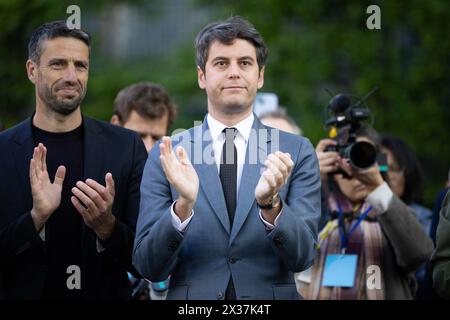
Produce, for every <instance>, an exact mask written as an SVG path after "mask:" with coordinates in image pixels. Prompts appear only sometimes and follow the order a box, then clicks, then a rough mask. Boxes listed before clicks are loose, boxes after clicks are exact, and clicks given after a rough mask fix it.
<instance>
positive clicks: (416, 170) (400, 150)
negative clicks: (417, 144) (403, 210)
mask: <svg viewBox="0 0 450 320" xmlns="http://www.w3.org/2000/svg"><path fill="white" fill-rule="evenodd" d="M381 145H382V146H383V147H385V148H386V149H389V150H390V151H391V152H392V154H393V155H394V158H395V160H396V161H397V163H398V165H399V166H400V168H401V169H402V170H403V177H404V178H405V189H404V191H403V195H402V196H401V199H402V200H403V201H404V202H405V203H406V204H411V203H413V202H421V200H422V192H423V183H424V173H423V170H422V166H421V165H420V162H419V159H418V158H417V157H416V155H415V153H414V151H413V150H412V149H411V148H410V147H409V146H408V144H407V143H406V142H405V141H403V140H402V139H400V138H396V137H393V136H391V135H388V134H383V135H382V136H381Z"/></svg>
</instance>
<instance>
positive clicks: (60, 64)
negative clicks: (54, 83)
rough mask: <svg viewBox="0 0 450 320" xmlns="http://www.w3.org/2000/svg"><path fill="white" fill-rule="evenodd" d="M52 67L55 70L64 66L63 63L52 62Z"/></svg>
mask: <svg viewBox="0 0 450 320" xmlns="http://www.w3.org/2000/svg"><path fill="white" fill-rule="evenodd" d="M50 66H52V67H55V68H61V67H62V66H63V64H62V62H61V61H55V62H52V63H51V64H50Z"/></svg>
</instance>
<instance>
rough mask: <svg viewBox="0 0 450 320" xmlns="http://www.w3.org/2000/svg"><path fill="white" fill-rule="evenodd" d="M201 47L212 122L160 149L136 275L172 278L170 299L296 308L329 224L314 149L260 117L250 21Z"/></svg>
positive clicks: (151, 170) (150, 169)
mask: <svg viewBox="0 0 450 320" xmlns="http://www.w3.org/2000/svg"><path fill="white" fill-rule="evenodd" d="M195 44H196V50H197V66H198V67H197V73H198V83H199V86H200V88H201V89H203V90H205V91H206V94H207V97H208V114H207V115H206V117H205V121H203V124H201V125H199V126H196V127H194V128H192V129H190V130H187V131H184V132H183V133H181V134H179V135H175V136H173V137H172V139H171V138H169V137H164V138H163V139H162V141H161V143H160V144H159V147H156V148H153V149H152V151H151V153H150V155H149V158H148V159H147V163H146V165H145V169H144V174H143V179H142V184H141V205H140V213H139V218H138V226H137V235H136V239H135V245H134V255H133V263H134V265H135V267H136V268H137V270H138V271H139V272H140V273H141V274H142V275H143V276H144V277H146V278H148V279H149V280H151V281H161V280H164V279H165V278H167V276H169V275H171V281H170V288H169V294H168V297H167V298H168V299H219V300H222V299H226V300H234V299H297V298H298V297H299V296H298V293H297V292H296V287H295V282H294V277H293V273H294V272H299V271H302V270H305V269H307V268H308V267H309V266H310V265H311V263H312V261H313V258H314V252H315V250H314V246H315V243H316V238H317V224H318V220H319V216H320V174H319V167H318V162H317V158H316V155H315V152H314V148H313V147H312V145H311V143H310V142H309V140H307V139H306V138H303V137H299V136H296V135H293V134H289V133H286V132H282V131H279V130H276V129H272V128H269V127H266V126H264V125H263V124H262V123H261V122H260V121H259V120H258V119H257V118H256V117H255V115H254V114H253V112H252V105H253V102H254V99H255V96H256V92H257V90H258V89H260V88H261V87H262V86H263V83H264V66H265V61H266V58H267V48H266V46H265V44H264V41H263V39H262V37H261V35H260V34H259V33H258V31H256V29H255V28H254V27H253V26H252V25H251V24H250V23H249V22H248V21H246V20H244V19H242V18H240V17H232V18H229V19H228V20H226V21H222V22H216V23H213V24H210V25H208V26H206V27H205V28H204V29H203V30H202V31H201V32H200V33H199V34H198V36H197V38H196V42H195ZM173 150H175V151H173Z"/></svg>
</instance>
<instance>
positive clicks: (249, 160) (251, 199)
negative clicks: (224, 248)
mask: <svg viewBox="0 0 450 320" xmlns="http://www.w3.org/2000/svg"><path fill="white" fill-rule="evenodd" d="M270 141H271V137H270V130H266V128H265V127H264V126H263V124H262V123H261V122H260V121H259V119H258V118H257V117H256V115H255V120H254V122H253V126H252V131H251V133H250V136H249V140H248V143H247V151H246V154H245V163H244V168H243V170H242V177H241V184H240V186H239V192H238V201H237V207H236V212H235V215H234V223H233V228H232V229H231V236H230V242H229V244H230V245H231V243H232V242H233V240H234V239H235V238H236V236H237V234H238V232H239V230H240V229H241V228H242V225H243V224H244V222H245V220H246V219H247V217H248V215H249V213H250V211H251V208H252V206H253V204H254V203H255V188H256V185H257V184H258V181H259V178H260V176H261V173H262V171H261V170H262V169H263V167H262V164H263V163H264V161H265V160H266V159H265V158H266V157H267V156H268V155H269V154H270ZM255 152H256V153H257V155H255ZM260 156H261V157H260ZM261 223H262V222H261Z"/></svg>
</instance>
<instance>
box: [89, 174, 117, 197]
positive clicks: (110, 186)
mask: <svg viewBox="0 0 450 320" xmlns="http://www.w3.org/2000/svg"><path fill="white" fill-rule="evenodd" d="M89 180H91V179H89ZM92 181H94V180H92ZM94 182H95V183H97V182H96V181H94ZM105 183H106V190H107V192H108V193H109V194H110V195H111V196H112V197H113V198H114V196H115V195H116V186H115V183H114V179H113V176H112V173H110V172H108V173H107V174H106V176H105ZM97 184H98V185H99V186H101V184H99V183H97Z"/></svg>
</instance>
